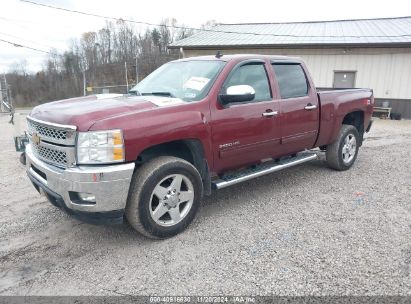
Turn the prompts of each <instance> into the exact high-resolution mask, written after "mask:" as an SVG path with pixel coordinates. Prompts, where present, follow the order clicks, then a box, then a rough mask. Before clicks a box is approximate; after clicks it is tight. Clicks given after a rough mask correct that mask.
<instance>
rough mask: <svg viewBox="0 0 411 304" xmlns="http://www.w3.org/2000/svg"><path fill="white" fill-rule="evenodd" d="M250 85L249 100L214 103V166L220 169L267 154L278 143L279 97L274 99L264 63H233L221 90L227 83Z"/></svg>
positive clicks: (212, 128) (252, 161) (267, 155)
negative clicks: (233, 65) (251, 97)
mask: <svg viewBox="0 0 411 304" xmlns="http://www.w3.org/2000/svg"><path fill="white" fill-rule="evenodd" d="M235 85H249V86H251V87H253V88H254V90H255V98H254V100H252V101H251V102H250V101H249V102H233V103H230V104H228V105H225V106H222V105H221V104H219V103H216V109H215V110H214V111H212V112H211V113H212V114H211V115H212V117H211V130H212V143H213V153H214V168H215V170H216V171H217V172H221V171H224V170H227V169H231V168H237V167H240V166H243V165H247V164H252V163H255V162H256V161H258V160H261V159H264V158H268V157H270V156H271V155H272V154H273V152H274V151H275V150H276V147H277V146H278V145H279V144H280V125H279V121H278V115H277V114H278V113H279V101H274V100H273V98H272V96H273V95H272V92H271V87H270V81H269V77H268V73H267V67H266V63H265V62H263V61H261V60H259V61H246V62H244V63H241V64H239V65H237V66H235V67H234V68H233V70H232V72H231V73H230V74H229V75H228V77H227V80H226V81H225V82H224V84H223V86H222V88H221V91H220V92H221V93H223V94H225V93H226V90H227V88H228V87H230V86H235Z"/></svg>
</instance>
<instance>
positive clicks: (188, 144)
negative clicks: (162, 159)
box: [136, 138, 211, 195]
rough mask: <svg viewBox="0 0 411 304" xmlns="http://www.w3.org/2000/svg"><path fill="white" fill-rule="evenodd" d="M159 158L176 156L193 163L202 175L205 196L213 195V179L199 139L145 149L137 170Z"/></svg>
mask: <svg viewBox="0 0 411 304" xmlns="http://www.w3.org/2000/svg"><path fill="white" fill-rule="evenodd" d="M159 156H174V157H178V158H181V159H184V160H186V161H188V162H189V163H191V164H192V165H193V166H194V167H195V168H196V169H197V170H198V172H199V173H200V176H201V179H202V181H203V187H204V194H206V195H210V194H211V177H210V171H209V165H208V162H207V159H206V157H205V152H204V147H203V144H202V143H201V141H200V140H198V139H192V138H188V139H181V140H173V141H169V142H164V143H160V144H156V145H153V146H150V147H147V148H145V149H144V150H143V151H142V152H141V153H140V154H139V155H138V156H137V159H136V170H138V167H139V166H141V165H142V164H144V163H146V162H147V161H149V160H151V159H153V158H156V157H159Z"/></svg>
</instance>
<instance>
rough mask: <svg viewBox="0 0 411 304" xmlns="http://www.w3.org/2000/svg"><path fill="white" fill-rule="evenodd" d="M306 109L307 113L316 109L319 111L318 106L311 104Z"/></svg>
mask: <svg viewBox="0 0 411 304" xmlns="http://www.w3.org/2000/svg"><path fill="white" fill-rule="evenodd" d="M304 109H306V110H307V111H309V110H314V109H317V106H316V105H313V104H311V103H309V104H308V105H306V106H305V107H304Z"/></svg>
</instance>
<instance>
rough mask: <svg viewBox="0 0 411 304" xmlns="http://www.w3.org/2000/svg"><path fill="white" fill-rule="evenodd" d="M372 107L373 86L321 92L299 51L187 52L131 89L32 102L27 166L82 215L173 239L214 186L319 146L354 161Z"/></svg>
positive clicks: (343, 165)
mask: <svg viewBox="0 0 411 304" xmlns="http://www.w3.org/2000/svg"><path fill="white" fill-rule="evenodd" d="M373 104H374V97H373V93H372V90H370V89H346V90H318V89H316V87H315V86H314V83H313V81H312V79H311V77H310V74H309V72H308V71H307V68H306V66H305V64H304V62H303V61H302V60H300V59H298V58H289V57H282V56H262V55H228V56H226V55H224V56H221V55H220V54H218V55H217V56H204V57H195V58H185V59H181V60H176V61H172V62H169V63H167V64H165V65H163V66H161V67H160V68H158V69H157V70H156V71H154V72H153V73H152V74H150V75H149V76H147V77H146V78H145V79H144V80H143V81H141V82H140V83H138V84H137V85H136V86H135V87H134V88H133V89H132V90H131V91H130V92H129V94H125V95H122V94H101V95H92V96H85V97H79V98H72V99H66V100H61V101H54V102H50V103H45V104H42V105H39V106H37V107H35V108H34V109H33V110H32V111H31V113H30V115H29V116H28V117H27V122H28V132H29V139H30V143H29V145H28V146H27V148H26V168H27V173H28V176H29V178H30V179H31V181H32V183H33V185H34V187H35V188H36V189H37V190H38V191H39V192H41V193H43V194H45V195H46V196H47V198H48V200H49V201H50V202H51V203H52V204H54V205H56V206H57V207H59V208H61V209H63V210H64V211H66V212H68V213H69V214H72V215H73V216H75V217H77V218H79V219H81V220H84V221H87V222H91V223H119V222H123V219H127V220H128V222H129V223H130V224H131V226H132V227H133V228H134V229H136V230H137V231H138V232H140V233H142V234H143V235H145V236H148V237H151V238H167V237H171V236H173V235H176V234H177V233H179V232H181V231H182V230H184V229H185V228H186V227H187V226H188V225H189V224H190V222H191V221H192V220H193V218H194V217H195V215H196V213H197V210H198V209H199V206H200V202H201V199H202V197H203V195H210V194H211V193H212V191H213V189H221V188H225V187H228V186H231V185H234V184H237V183H240V182H244V181H247V180H249V179H251V178H255V177H258V176H261V175H264V174H268V173H271V172H275V171H278V170H282V169H285V168H288V167H290V166H294V165H298V164H301V163H304V162H307V161H311V160H314V159H316V158H317V157H318V154H319V153H321V152H320V151H323V152H325V155H326V163H327V164H328V166H329V167H331V168H332V169H335V170H347V169H349V168H350V167H351V166H352V165H353V164H354V162H355V160H356V158H357V154H358V149H359V147H360V146H361V145H362V142H363V135H364V132H368V131H369V130H370V127H371V123H372V121H371V115H372V110H373ZM314 148H319V149H316V150H315V151H313V149H314Z"/></svg>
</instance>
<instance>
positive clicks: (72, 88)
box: [6, 19, 214, 107]
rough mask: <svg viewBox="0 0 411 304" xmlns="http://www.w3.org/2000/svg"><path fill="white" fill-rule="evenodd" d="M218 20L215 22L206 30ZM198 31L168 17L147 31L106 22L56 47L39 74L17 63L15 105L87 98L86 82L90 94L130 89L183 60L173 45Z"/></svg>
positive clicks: (11, 74)
mask: <svg viewBox="0 0 411 304" xmlns="http://www.w3.org/2000/svg"><path fill="white" fill-rule="evenodd" d="M213 24H214V21H209V22H207V23H206V24H205V25H203V28H204V27H209V26H212V25H213ZM176 26H177V28H176ZM192 34H193V30H192V29H189V28H187V27H185V26H184V25H179V24H178V23H177V21H176V19H165V20H163V21H162V22H161V23H160V25H159V26H157V27H155V28H148V29H146V30H145V31H144V32H138V31H136V29H135V27H134V26H132V25H131V24H129V23H127V22H125V21H122V20H119V21H117V22H106V24H105V26H104V27H103V28H102V29H100V30H99V31H97V32H86V33H84V34H83V35H82V36H81V38H78V39H73V40H71V41H70V43H69V48H68V50H66V51H65V52H64V53H59V52H57V51H56V50H50V53H49V54H48V55H47V59H46V60H45V63H44V65H43V68H42V70H41V71H39V72H37V73H28V72H27V68H26V63H25V62H21V63H19V64H15V65H14V66H13V67H12V69H11V70H10V71H9V73H7V75H6V77H7V81H8V83H9V84H10V85H11V97H12V100H13V104H14V106H15V107H21V106H32V105H36V104H39V103H43V102H47V101H52V100H59V99H64V98H70V97H75V96H81V95H83V93H84V92H83V91H84V80H85V84H86V85H85V87H87V94H93V93H104V92H119V93H125V92H126V90H127V88H126V83H127V81H128V83H129V86H130V87H131V86H132V85H133V84H135V83H136V81H137V78H138V79H139V80H141V79H142V78H144V77H145V76H147V75H148V74H149V73H151V72H152V71H153V70H155V69H156V68H157V67H159V66H160V65H162V64H163V63H165V62H168V61H170V60H174V59H178V58H179V56H180V54H179V51H178V50H169V49H167V46H168V45H169V44H170V43H172V42H174V41H176V40H180V39H183V38H186V37H188V36H190V35H192ZM136 63H137V68H136ZM126 77H127V79H126Z"/></svg>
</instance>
